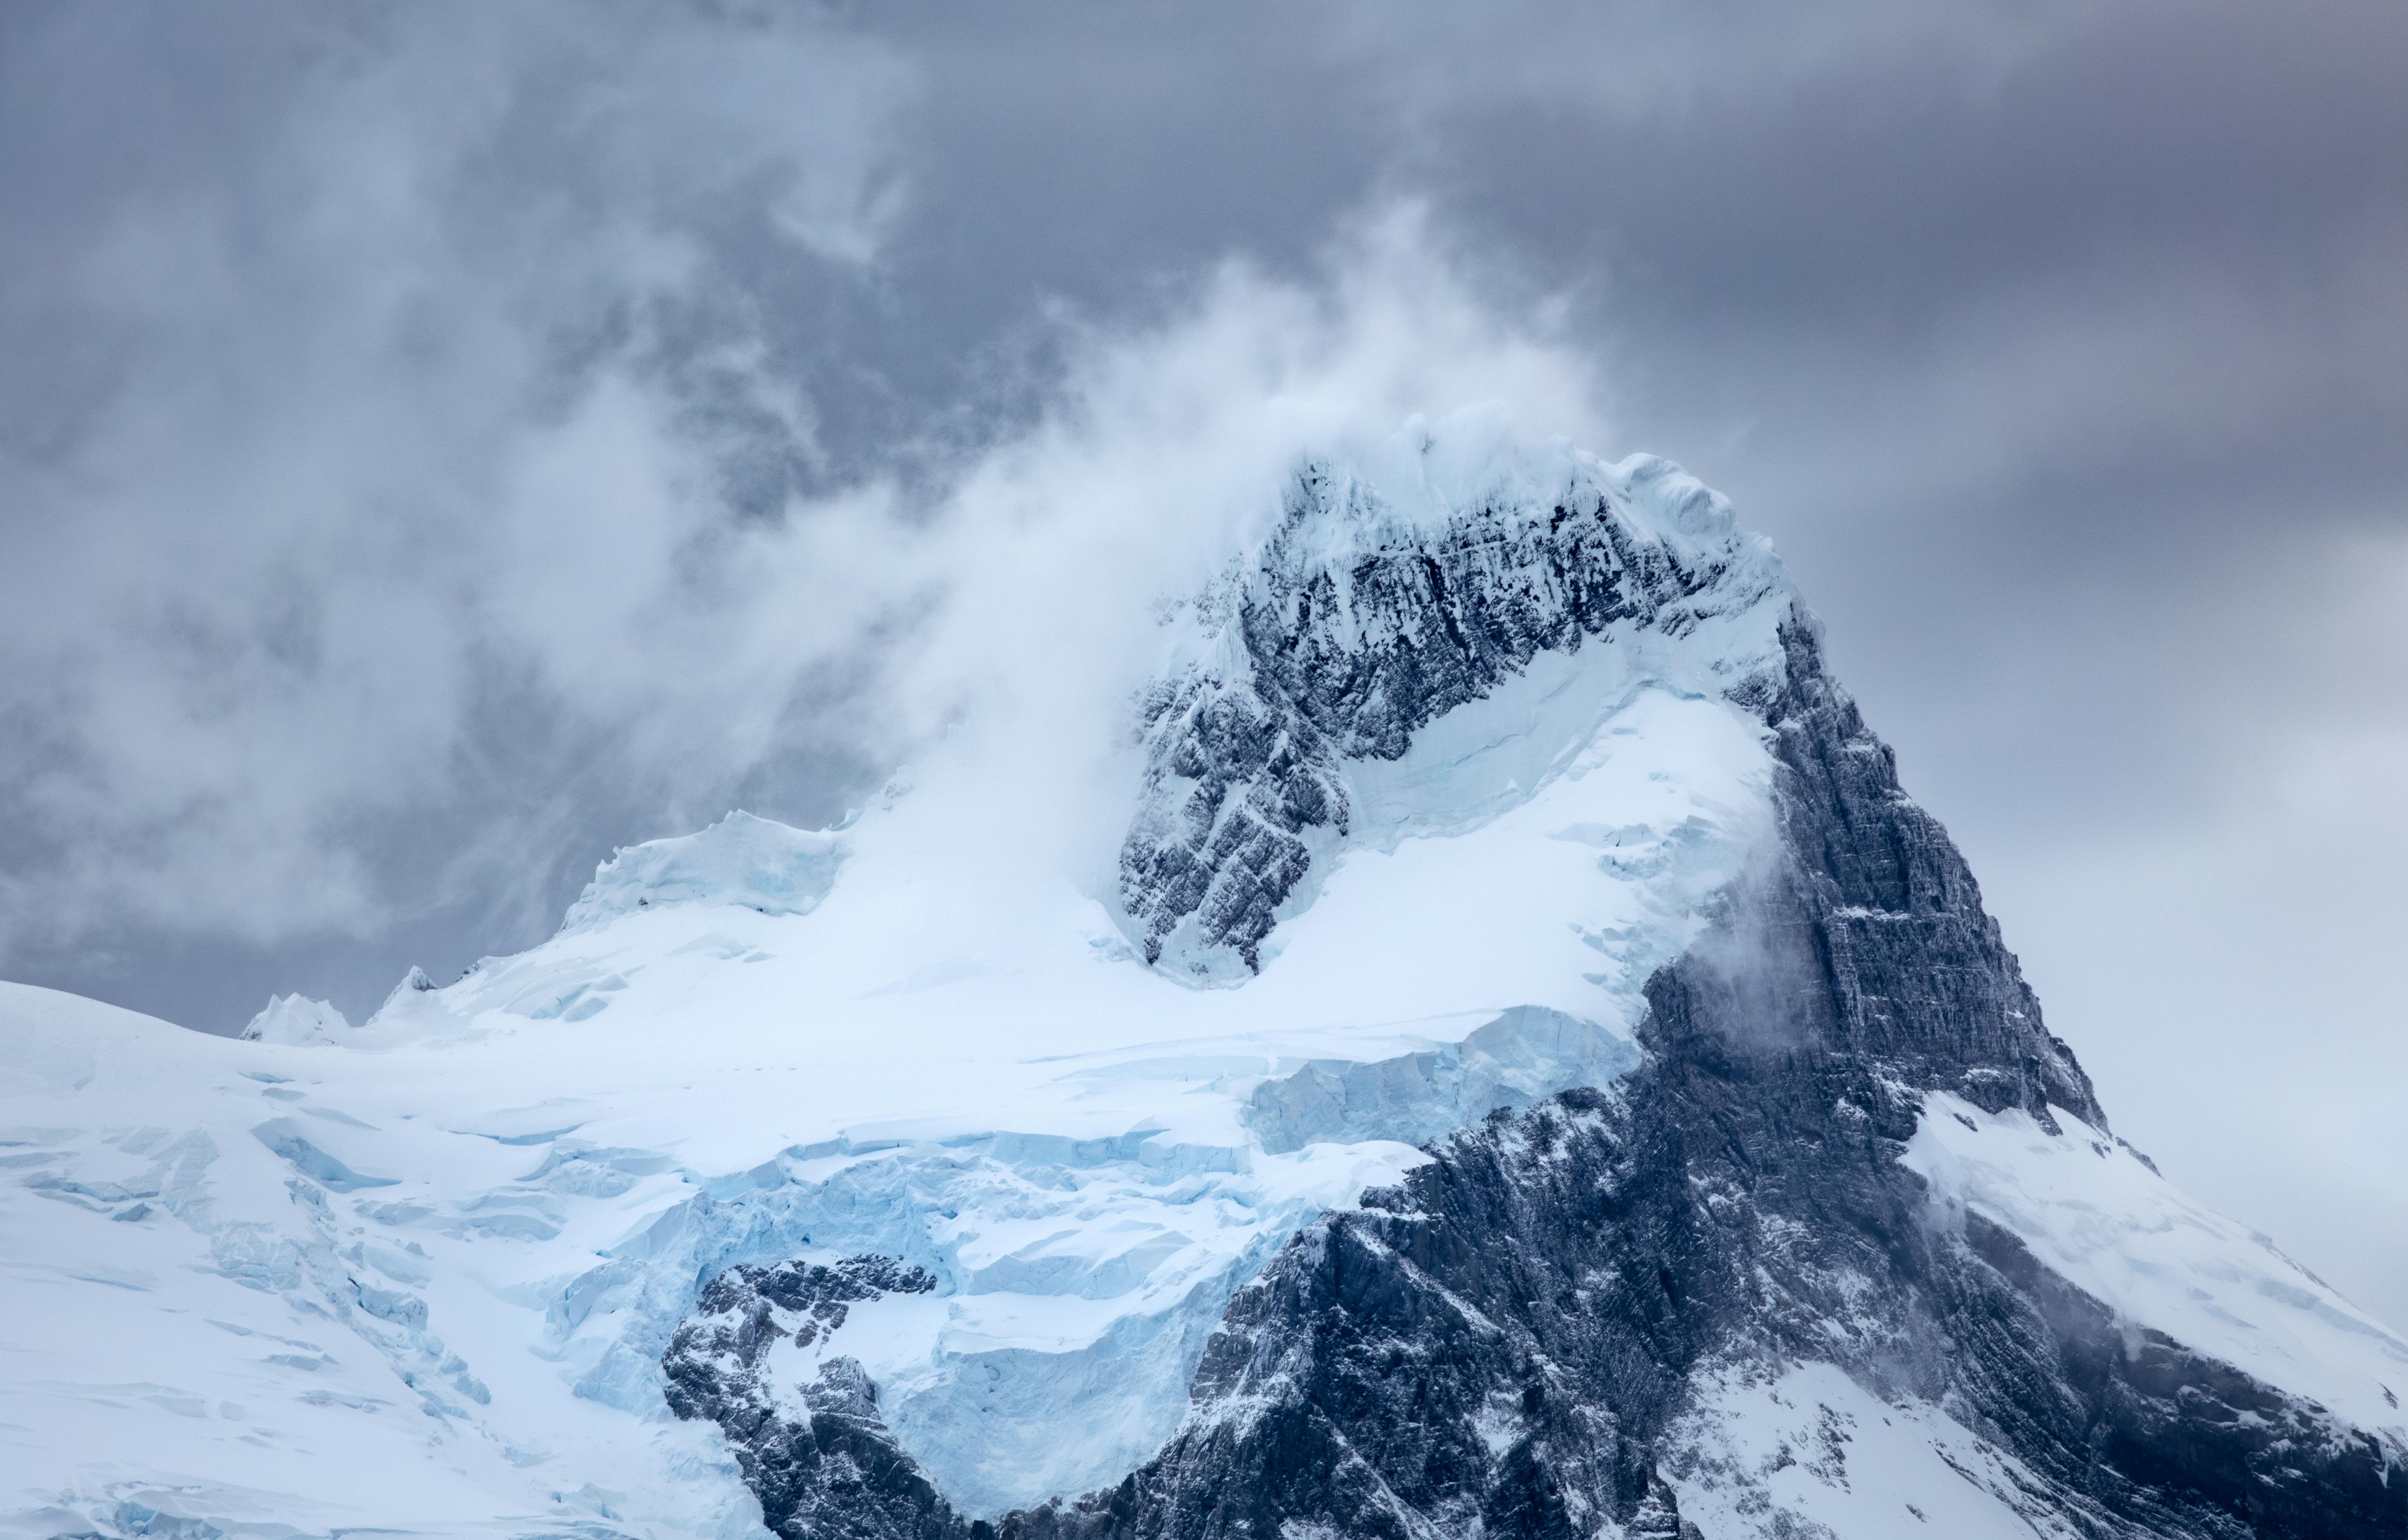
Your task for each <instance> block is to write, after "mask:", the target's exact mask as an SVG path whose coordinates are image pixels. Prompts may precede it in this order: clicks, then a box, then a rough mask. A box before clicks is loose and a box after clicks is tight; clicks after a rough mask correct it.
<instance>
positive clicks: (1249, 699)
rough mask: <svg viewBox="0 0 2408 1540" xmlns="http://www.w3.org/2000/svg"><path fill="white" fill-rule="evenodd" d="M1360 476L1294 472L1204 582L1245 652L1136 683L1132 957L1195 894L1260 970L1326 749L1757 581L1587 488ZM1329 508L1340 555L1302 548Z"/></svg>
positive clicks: (1747, 596) (1720, 549)
mask: <svg viewBox="0 0 2408 1540" xmlns="http://www.w3.org/2000/svg"><path fill="white" fill-rule="evenodd" d="M1705 496H1706V495H1705V494H1704V493H1702V492H1700V493H1699V497H1705ZM1363 497H1364V494H1363V492H1362V490H1361V489H1360V487H1359V486H1358V485H1357V484H1356V483H1355V482H1353V481H1351V480H1350V479H1348V478H1347V477H1345V476H1344V475H1343V474H1342V473H1340V471H1339V470H1337V469H1336V468H1332V467H1330V466H1327V465H1318V464H1316V465H1309V466H1307V467H1306V468H1304V469H1303V470H1302V471H1301V472H1299V473H1298V475H1297V480H1296V482H1295V483H1294V484H1293V485H1292V486H1291V487H1290V488H1289V489H1288V493H1287V497H1286V502H1285V517H1284V519H1283V523H1282V525H1281V527H1280V529H1279V531H1278V532H1277V533H1276V534H1274V535H1273V537H1272V538H1271V540H1269V542H1268V543H1267V544H1266V545H1265V547H1264V550H1263V553H1262V555H1261V557H1260V558H1259V560H1258V561H1257V562H1256V563H1255V564H1254V567H1253V569H1251V570H1248V571H1246V572H1243V573H1240V574H1236V575H1234V576H1233V578H1232V580H1231V581H1230V583H1227V584H1226V585H1225V586H1224V589H1223V590H1222V591H1221V592H1219V593H1218V594H1217V595H1216V596H1215V597H1214V601H1213V602H1214V603H1215V605H1217V606H1218V607H1219V612H1218V613H1217V616H1216V619H1217V622H1218V624H1219V625H1221V626H1225V627H1226V628H1227V630H1228V631H1229V633H1230V634H1231V636H1232V638H1233V640H1235V641H1236V643H1237V644H1238V648H1239V650H1240V652H1241V654H1242V655H1243V658H1244V660H1245V663H1244V667H1243V669H1240V670H1233V671H1232V672H1231V673H1230V674H1228V675H1226V676H1225V675H1221V674H1215V673H1212V672H1209V671H1206V672H1197V673H1191V674H1187V675H1184V676H1182V677H1179V678H1174V679H1170V680H1166V681H1164V682H1163V683H1162V684H1160V685H1159V686H1157V687H1156V689H1155V690H1154V693H1153V694H1152V695H1151V696H1150V697H1148V698H1146V699H1145V700H1144V701H1143V702H1141V705H1140V717H1141V721H1142V724H1143V733H1144V737H1145V741H1146V744H1147V749H1148V769H1147V784H1146V793H1147V796H1146V805H1145V809H1144V812H1143V813H1141V814H1140V817H1139V818H1138V820H1137V822H1136V824H1135V825H1134V826H1133V827H1132V828H1130V830H1129V833H1128V837H1127V839H1126V841H1125V842H1124V843H1123V845H1122V847H1121V872H1120V891H1121V900H1122V902H1123V904H1124V905H1125V906H1126V908H1127V910H1128V913H1129V914H1130V915H1131V916H1132V917H1133V918H1134V919H1135V920H1137V921H1138V922H1139V924H1140V927H1141V928H1142V930H1143V935H1144V943H1145V950H1146V960H1147V961H1148V962H1155V961H1158V960H1160V958H1161V957H1162V954H1163V944H1164V942H1165V940H1166V939H1167V938H1168V937H1169V936H1170V935H1171V933H1172V932H1173V931H1175V930H1177V929H1178V928H1179V927H1180V926H1181V924H1182V923H1183V922H1184V921H1186V920H1188V919H1189V918H1190V917H1191V916H1192V917H1193V918H1194V920H1195V922H1196V933H1197V942H1198V943H1200V944H1201V945H1202V946H1203V947H1206V948H1211V947H1226V948H1228V949H1229V950H1230V951H1231V952H1233V953H1235V954H1236V955H1237V956H1238V957H1240V959H1242V961H1243V962H1244V964H1245V966H1246V967H1248V968H1249V969H1256V970H1259V968H1260V966H1261V959H1260V947H1261V944H1262V941H1263V938H1264V937H1266V936H1268V935H1269V933H1270V930H1271V927H1272V924H1273V921H1274V918H1275V916H1276V914H1277V911H1278V909H1279V906H1280V904H1281V903H1282V902H1283V900H1285V899H1286V898H1287V896H1288V894H1289V893H1290V892H1291V891H1293V890H1294V889H1295V887H1296V885H1297V883H1299V882H1301V881H1302V880H1303V878H1304V875H1305V873H1306V871H1307V870H1308V869H1309V868H1310V866H1311V864H1312V850H1311V847H1310V846H1309V844H1308V843H1307V839H1306V836H1307V835H1308V833H1309V832H1310V831H1312V830H1314V829H1319V828H1328V829H1330V830H1333V831H1334V832H1337V833H1341V834H1342V833H1343V832H1345V830H1346V828H1347V818H1348V814H1349V809H1348V806H1347V800H1346V788H1345V784H1344V782H1343V779H1342V778H1341V777H1340V774H1339V770H1338V765H1339V761H1340V760H1342V759H1350V758H1353V759H1359V758H1380V759H1396V758H1398V757H1399V756H1402V755H1403V754H1404V752H1405V749H1406V747H1407V746H1408V745H1409V744H1410V743H1411V741H1412V735H1413V733H1414V732H1415V731H1417V730H1418V729H1419V728H1421V727H1424V726H1426V724H1428V723H1429V722H1430V721H1431V720H1432V719H1433V718H1436V717H1438V716H1441V715H1442V714H1444V713H1445V712H1450V711H1452V710H1454V709H1455V707H1457V706H1460V705H1462V704H1464V703H1465V702H1467V701H1469V700H1474V699H1477V698H1481V697H1484V696H1485V695H1487V694H1488V692H1489V691H1491V690H1492V689H1494V688H1495V687H1496V686H1497V684H1498V682H1499V681H1500V680H1502V679H1504V678H1505V677H1506V676H1507V675H1508V674H1511V673H1514V672H1517V671H1519V670H1520V669H1523V668H1524V667H1526V666H1527V664H1528V663H1529V661H1530V659H1531V658H1533V657H1534V656H1536V655H1538V654H1540V653H1541V652H1550V651H1567V650H1572V649H1577V648H1578V647H1580V646H1582V645H1584V644H1587V645H1612V642H1611V641H1609V640H1605V639H1606V638H1607V636H1608V633H1609V631H1610V630H1611V629H1612V628H1613V627H1614V626H1617V625H1625V626H1629V627H1635V628H1653V629H1656V630H1660V631H1662V632H1664V633H1665V634H1668V635H1672V636H1678V635H1681V634H1683V633H1684V631H1685V630H1686V629H1688V628H1689V627H1690V626H1695V625H1696V624H1697V622H1698V620H1699V617H1700V616H1701V615H1702V614H1705V613H1708V612H1715V611H1718V610H1723V609H1731V608H1744V607H1745V606H1746V605H1748V604H1752V603H1755V602H1756V600H1758V599H1759V598H1761V597H1763V593H1764V590H1763V588H1762V587H1761V586H1760V585H1751V584H1749V583H1736V584H1734V583H1729V582H1727V580H1728V579H1730V578H1731V576H1732V573H1733V564H1732V560H1731V557H1732V554H1733V553H1732V550H1731V549H1730V548H1728V547H1727V546H1722V545H1714V546H1709V547H1707V548H1704V549H1702V550H1699V549H1688V548H1684V547H1683V546H1681V545H1679V544H1676V543H1672V542H1668V541H1666V540H1663V539H1662V538H1660V537H1658V536H1656V535H1653V534H1651V533H1649V532H1648V531H1646V530H1645V529H1644V528H1643V527H1642V526H1641V525H1639V524H1637V523H1635V522H1634V521H1632V520H1630V519H1629V518H1627V516H1626V515H1625V514H1624V513H1623V512H1622V511H1619V510H1617V509H1616V508H1615V507H1614V506H1613V499H1612V497H1611V496H1610V495H1609V494H1608V493H1607V492H1606V491H1605V490H1604V489H1602V488H1598V487H1593V486H1592V487H1584V488H1578V489H1567V491H1566V493H1565V496H1564V500H1562V501H1559V502H1557V503H1555V504H1554V505H1553V506H1551V507H1549V506H1521V505H1511V506H1509V505H1504V504H1498V505H1493V506H1483V507H1480V508H1476V509H1473V510H1471V511H1469V512H1467V513H1465V514H1462V515H1461V516H1459V517H1457V518H1455V520H1453V521H1451V522H1449V523H1448V524H1446V525H1444V526H1443V527H1441V528H1439V529H1436V530H1414V529H1410V528H1407V527H1404V526H1402V525H1394V524H1391V523H1386V522H1383V520H1382V518H1381V515H1380V513H1379V511H1378V510H1376V509H1374V508H1370V507H1366V506H1364V505H1363V503H1362V498H1363ZM1332 529H1340V530H1346V531H1350V532H1360V533H1361V534H1362V535H1363V536H1364V537H1365V539H1364V540H1363V543H1362V546H1361V548H1360V549H1359V550H1357V551H1356V552H1355V554H1352V555H1350V556H1348V557H1346V558H1344V559H1343V565H1342V567H1341V568H1340V569H1336V570H1333V569H1332V567H1331V566H1330V564H1329V562H1328V561H1327V560H1326V559H1324V558H1323V557H1321V556H1319V555H1318V554H1312V553H1309V552H1308V551H1307V550H1306V549H1305V547H1307V546H1308V545H1309V544H1310V543H1311V542H1312V540H1315V539H1317V538H1321V537H1324V536H1326V534H1327V532H1328V531H1330V530H1332Z"/></svg>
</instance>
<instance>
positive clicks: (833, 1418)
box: [661, 1257, 958, 1540]
mask: <svg viewBox="0 0 2408 1540" xmlns="http://www.w3.org/2000/svg"><path fill="white" fill-rule="evenodd" d="M936 1287H937V1281H936V1280H935V1279H934V1278H931V1277H930V1276H928V1274H926V1273H925V1272H923V1271H921V1270H920V1269H919V1268H916V1267H911V1266H909V1265H907V1264H905V1263H902V1262H897V1261H895V1260H892V1259H888V1258H884V1257H849V1258H846V1259H844V1260H843V1261H840V1262H839V1263H837V1265H836V1266H834V1267H819V1266H815V1265H812V1264H810V1263H806V1262H785V1263H781V1264H780V1265H779V1266H776V1267H767V1268H763V1267H732V1268H729V1269H728V1270H727V1271H726V1272H724V1273H723V1274H720V1275H719V1276H718V1277H717V1278H715V1279H713V1280H712V1282H711V1285H710V1288H706V1289H704V1290H703V1294H702V1299H701V1301H700V1303H697V1304H696V1305H695V1312H694V1314H693V1315H692V1316H689V1317H686V1319H685V1322H684V1323H683V1324H682V1325H681V1326H680V1327H679V1328H678V1330H677V1333H676V1335H675V1336H673V1337H672V1338H671V1339H670V1341H669V1346H668V1351H667V1353H666V1354H665V1355H663V1357H662V1360H661V1368H662V1370H663V1372H664V1374H665V1376H666V1378H667V1389H668V1402H669V1409H670V1410H671V1411H674V1412H675V1413H677V1415H678V1416H680V1417H681V1418H710V1419H712V1420H713V1421H716V1422H717V1423H718V1424H719V1425H720V1427H721V1429H722V1430H724V1432H726V1434H727V1442H728V1446H730V1447H731V1448H732V1449H734V1450H735V1452H736V1460H737V1463H738V1466H739V1467H741V1469H742V1470H743V1472H744V1481H745V1484H746V1485H747V1486H749V1487H751V1488H752V1489H753V1495H754V1496H755V1497H757V1498H759V1499H760V1500H761V1512H762V1516H763V1518H764V1519H765V1521H766V1522H767V1525H768V1527H769V1529H770V1531H771V1533H777V1534H785V1535H806V1534H808V1535H812V1536H835V1537H845V1540H856V1537H857V1540H897V1537H901V1536H915V1537H918V1540H940V1537H942V1536H945V1535H948V1534H950V1533H953V1530H952V1528H949V1527H948V1525H949V1523H950V1515H951V1510H950V1509H948V1508H947V1507H946V1506H945V1504H944V1500H943V1499H942V1498H940V1497H939V1496H938V1495H937V1491H936V1489H935V1488H933V1487H931V1486H930V1485H929V1484H928V1482H927V1479H926V1478H925V1476H923V1475H921V1474H920V1471H919V1468H918V1467H917V1466H916V1465H914V1464H913V1463H912V1462H911V1461H910V1457H909V1456H907V1455H905V1454H904V1453H903V1452H902V1451H901V1450H899V1449H897V1448H896V1446H895V1440H894V1438H893V1437H892V1436H891V1435H890V1434H889V1433H888V1432H887V1431H886V1424H885V1423H884V1422H883V1421H882V1420H881V1419H880V1418H879V1415H878V1388H877V1387H876V1386H874V1385H872V1384H871V1383H870V1382H869V1376H868V1375H867V1374H863V1373H862V1370H861V1365H860V1364H859V1363H857V1362H855V1361H854V1360H852V1359H847V1358H834V1359H829V1360H825V1362H824V1363H823V1365H822V1366H821V1370H820V1374H819V1376H818V1378H817V1379H816V1380H814V1381H813V1382H812V1383H810V1384H809V1385H806V1386H805V1387H803V1402H804V1405H803V1408H802V1411H803V1414H804V1415H802V1416H801V1417H799V1418H798V1417H796V1416H795V1411H794V1409H793V1408H790V1407H781V1406H779V1405H778V1404H777V1403H775V1401H774V1400H773V1399H772V1396H771V1394H770V1386H769V1381H768V1376H767V1374H765V1373H763V1367H762V1361H761V1360H762V1359H763V1357H764V1356H765V1355H766V1354H767V1352H768V1351H769V1349H770V1348H772V1347H774V1346H777V1345H778V1344H779V1343H780V1342H781V1341H787V1340H791V1341H792V1342H793V1343H794V1344H795V1346H798V1347H809V1346H810V1345H811V1344H812V1343H813V1342H815V1341H817V1340H818V1339H819V1338H820V1336H821V1335H822V1334H824V1333H827V1332H833V1331H837V1330H838V1329H839V1328H840V1327H842V1326H843V1325H844V1321H845V1316H846V1313H847V1308H848V1307H849V1306H851V1305H855V1304H859V1303H864V1302H865V1301H868V1300H875V1299H878V1298H880V1297H882V1296H883V1295H887V1294H925V1293H926V1292H928V1291H929V1290H930V1289H932V1288H936ZM954 1527H958V1526H954Z"/></svg>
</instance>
